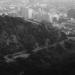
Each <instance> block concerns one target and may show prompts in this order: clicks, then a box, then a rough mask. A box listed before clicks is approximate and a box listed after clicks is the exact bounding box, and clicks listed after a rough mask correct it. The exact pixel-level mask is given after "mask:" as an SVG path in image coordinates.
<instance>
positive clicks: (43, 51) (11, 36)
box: [0, 16, 75, 75]
mask: <svg viewBox="0 0 75 75" xmlns="http://www.w3.org/2000/svg"><path fill="white" fill-rule="evenodd" d="M65 40H66V41H65ZM70 44H74V43H72V41H69V40H67V37H66V35H65V34H64V33H63V32H61V31H59V30H58V29H57V28H54V27H53V26H52V24H51V23H48V22H45V21H44V22H43V21H42V22H40V23H38V24H36V23H34V22H29V21H27V20H24V19H22V18H20V17H10V16H0V70H1V72H0V74H1V75H6V74H7V75H21V73H22V72H25V74H30V73H31V74H36V73H37V74H38V75H41V74H47V73H49V75H50V74H52V73H53V74H54V73H56V74H57V75H61V74H62V75H64V73H65V72H66V73H67V74H68V72H67V71H70V70H71V69H70V68H68V67H70V65H74V64H73V63H74V58H75V54H74V52H73V51H74V49H73V48H74V45H71V47H70ZM68 46H69V47H68ZM72 46H73V48H72ZM71 48H72V49H71ZM71 50H72V51H71ZM27 55H28V56H27ZM70 58H71V59H72V60H73V61H71V59H70ZM65 65H67V66H68V67H67V66H65ZM65 69H66V70H65ZM25 74H22V75H25Z"/></svg>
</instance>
